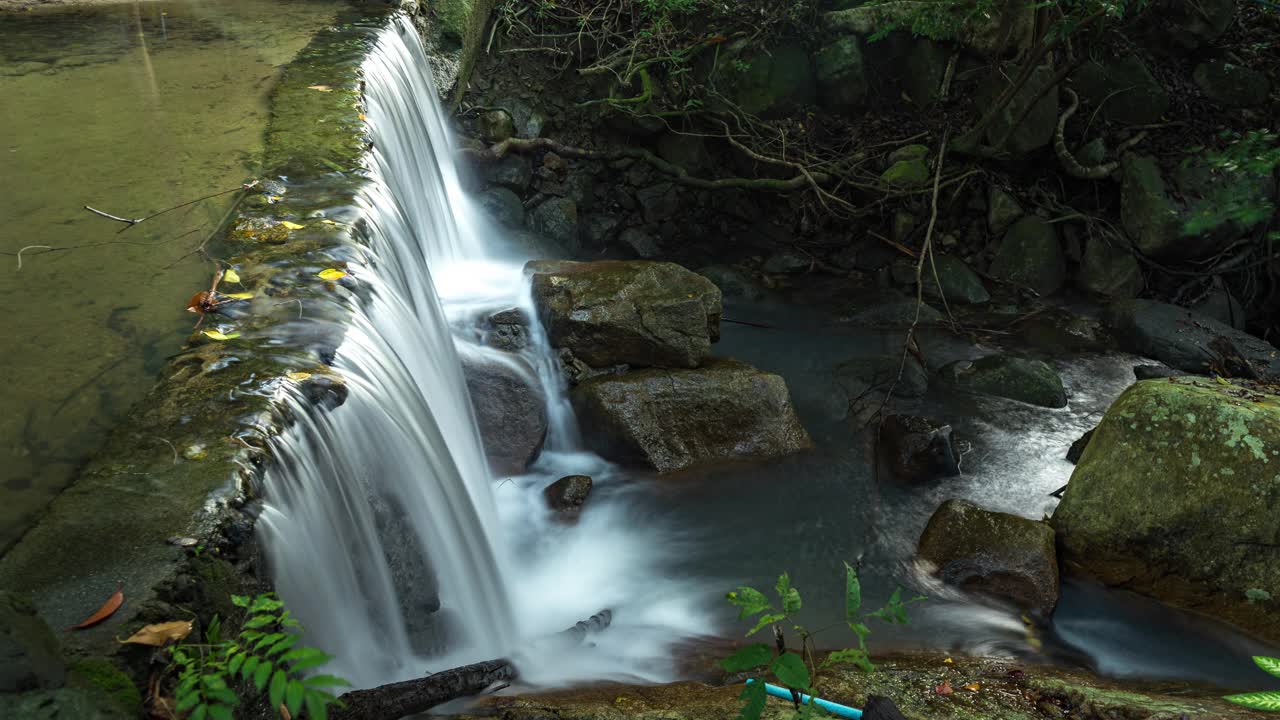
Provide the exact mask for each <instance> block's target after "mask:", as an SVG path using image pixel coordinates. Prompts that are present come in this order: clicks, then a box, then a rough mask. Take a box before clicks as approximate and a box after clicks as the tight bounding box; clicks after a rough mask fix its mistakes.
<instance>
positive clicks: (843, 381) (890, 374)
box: [835, 355, 929, 402]
mask: <svg viewBox="0 0 1280 720" xmlns="http://www.w3.org/2000/svg"><path fill="white" fill-rule="evenodd" d="M899 371H901V375H899ZM835 380H836V384H837V385H839V386H840V389H841V390H843V391H844V393H845V395H846V396H847V397H848V399H849V401H850V402H852V401H854V400H856V399H857V398H860V397H864V396H866V395H867V393H869V392H872V391H885V390H888V388H889V386H890V384H893V394H894V395H896V396H898V397H907V398H917V397H924V394H925V393H926V392H928V391H929V374H928V373H927V372H926V371H925V369H924V368H923V367H921V366H920V362H919V361H917V360H916V359H915V357H913V356H910V355H908V356H907V359H906V361H905V362H904V361H903V359H902V355H891V356H876V357H869V358H856V359H853V360H849V361H848V362H844V363H841V364H839V365H837V366H836V368H835ZM895 380H896V383H895Z"/></svg>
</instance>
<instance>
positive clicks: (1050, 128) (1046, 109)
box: [982, 65, 1058, 154]
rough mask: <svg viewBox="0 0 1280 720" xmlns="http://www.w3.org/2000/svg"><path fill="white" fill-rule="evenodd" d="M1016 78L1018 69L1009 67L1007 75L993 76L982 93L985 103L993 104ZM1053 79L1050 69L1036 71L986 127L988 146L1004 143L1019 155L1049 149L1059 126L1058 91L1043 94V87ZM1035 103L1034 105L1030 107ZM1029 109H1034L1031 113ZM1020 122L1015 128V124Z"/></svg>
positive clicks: (996, 73) (1003, 73) (997, 73)
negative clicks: (1043, 148)
mask: <svg viewBox="0 0 1280 720" xmlns="http://www.w3.org/2000/svg"><path fill="white" fill-rule="evenodd" d="M1016 74H1017V69H1016V68H1008V67H1006V69H1005V72H993V73H991V81H990V82H989V83H987V85H986V87H984V88H983V90H982V98H983V100H984V102H986V103H994V102H995V100H996V99H997V98H998V97H1000V94H1001V93H1003V92H1004V91H1005V89H1006V88H1007V87H1008V86H1009V82H1010V81H1011V80H1012V79H1013V77H1014V76H1015V75H1016ZM1053 76H1054V71H1053V68H1051V67H1050V66H1048V65H1040V66H1039V67H1037V68H1036V69H1035V70H1034V71H1033V72H1032V74H1031V78H1030V79H1029V80H1028V81H1027V83H1026V84H1025V85H1023V86H1022V89H1021V90H1019V91H1018V93H1017V94H1016V95H1014V96H1013V99H1012V100H1011V101H1010V102H1009V103H1008V104H1006V105H1005V106H1004V109H1002V110H1001V111H1000V113H999V114H998V115H996V117H995V120H994V121H992V123H991V124H990V125H989V126H987V142H989V143H991V144H992V145H996V146H998V145H999V144H1000V143H1002V142H1003V143H1004V146H1003V147H1005V148H1006V149H1008V150H1009V151H1010V152H1013V153H1019V154H1020V153H1028V152H1031V151H1032V150H1038V149H1040V148H1042V147H1046V146H1048V144H1049V143H1050V142H1051V141H1052V140H1053V133H1054V130H1055V129H1056V128H1057V125H1058V90H1057V88H1051V89H1049V90H1048V91H1044V87H1045V86H1046V85H1048V84H1050V83H1051V82H1053ZM1042 91H1043V92H1042ZM1033 101H1034V102H1035V104H1034V105H1032V104H1031V103H1032V102H1033ZM1028 106H1031V109H1030V110H1028V109H1027V107H1028ZM1024 113H1026V114H1025V116H1024V115H1023V114H1024ZM1019 119H1021V120H1020V122H1018V124H1017V126H1015V125H1014V121H1015V120H1019Z"/></svg>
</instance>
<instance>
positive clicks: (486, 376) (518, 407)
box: [461, 351, 547, 473]
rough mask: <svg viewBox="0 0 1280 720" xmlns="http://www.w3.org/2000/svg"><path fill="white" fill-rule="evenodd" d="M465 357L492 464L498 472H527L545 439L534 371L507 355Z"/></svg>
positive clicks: (466, 373)
mask: <svg viewBox="0 0 1280 720" xmlns="http://www.w3.org/2000/svg"><path fill="white" fill-rule="evenodd" d="M461 358H462V374H463V375H464V376H465V377H466V381H467V392H468V394H470V396H471V406H472V407H473V408H474V409H475V412H476V422H477V424H478V425H479V426H480V438H481V440H483V441H484V449H485V454H486V455H487V456H488V458H489V463H490V464H491V465H492V466H493V468H494V470H496V471H497V472H501V473H518V472H523V471H524V469H525V468H527V467H528V466H529V464H530V463H532V462H533V461H534V459H535V458H536V457H537V456H538V453H539V452H540V451H541V450H542V443H543V441H544V440H545V439H546V437H547V408H546V397H545V395H544V394H543V390H542V386H541V385H540V384H539V382H538V378H537V377H536V376H535V375H534V372H533V368H531V367H529V364H528V363H527V362H525V361H524V360H523V359H521V358H520V356H518V355H514V354H512V353H506V352H498V351H488V352H484V353H479V352H475V353H472V352H467V353H463V354H462V355H461Z"/></svg>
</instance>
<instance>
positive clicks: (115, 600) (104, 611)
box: [71, 583, 124, 630]
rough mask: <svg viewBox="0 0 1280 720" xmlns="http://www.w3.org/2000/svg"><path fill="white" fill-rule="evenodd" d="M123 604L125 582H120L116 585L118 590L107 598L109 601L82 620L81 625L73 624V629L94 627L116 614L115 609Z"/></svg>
mask: <svg viewBox="0 0 1280 720" xmlns="http://www.w3.org/2000/svg"><path fill="white" fill-rule="evenodd" d="M123 604H124V583H120V584H119V585H116V591H115V592H113V593H111V597H109V598H107V601H106V602H104V603H102V607H100V608H98V609H97V611H95V612H94V613H93V614H92V615H90V616H89V617H87V618H85V619H84V621H83V622H81V623H80V624H79V625H75V626H73V627H72V628H71V629H72V630H83V629H85V628H87V627H93V626H94V625H97V624H98V623H100V622H102V621H103V620H106V619H107V618H109V617H111V616H112V615H114V614H115V611H116V610H119V609H120V606H121V605H123Z"/></svg>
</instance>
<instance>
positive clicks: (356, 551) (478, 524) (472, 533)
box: [258, 19, 711, 687]
mask: <svg viewBox="0 0 1280 720" xmlns="http://www.w3.org/2000/svg"><path fill="white" fill-rule="evenodd" d="M428 68H429V65H428V60H427V57H426V54H425V52H424V51H423V48H422V46H421V44H420V41H419V39H418V37H417V34H416V32H415V30H414V28H413V26H412V25H411V24H410V23H409V21H407V20H405V19H400V20H399V21H397V22H396V23H394V24H393V25H392V26H391V27H389V28H388V29H386V30H385V31H383V33H382V34H381V36H380V37H379V39H378V42H377V46H376V48H375V50H374V51H373V52H372V53H371V54H370V55H369V57H368V58H367V59H366V61H365V63H364V66H363V72H364V76H365V82H366V87H365V98H366V114H367V118H368V123H369V127H370V132H371V135H372V137H373V148H374V149H373V150H372V152H371V154H370V161H369V167H370V170H371V172H370V178H369V182H368V183H366V186H365V187H364V188H363V189H362V190H361V191H360V197H359V199H358V204H359V206H360V208H361V210H362V215H363V220H362V223H361V224H360V227H362V228H363V240H364V241H365V242H364V245H365V248H364V249H365V257H364V259H363V261H362V263H360V264H359V265H358V266H355V267H352V268H351V272H352V274H353V275H354V276H355V277H356V279H357V280H358V281H359V282H360V283H362V284H363V285H364V286H366V287H367V288H369V289H370V290H371V292H369V293H367V295H368V299H366V300H363V301H360V302H358V303H356V305H355V307H354V308H353V311H354V318H353V322H352V325H351V327H350V328H349V330H348V332H347V335H346V339H345V340H344V342H343V344H342V346H341V347H340V348H339V350H338V352H337V354H336V358H335V360H334V368H335V369H336V370H337V371H338V372H339V373H340V374H341V375H342V376H343V377H344V378H345V379H346V382H347V385H348V387H349V390H350V392H349V397H348V399H347V401H346V402H345V403H344V404H343V405H341V406H339V407H336V408H334V409H332V410H331V411H321V412H317V411H315V410H313V409H310V408H307V407H305V406H302V405H301V404H299V407H298V408H297V413H296V414H297V416H298V418H299V420H298V422H297V424H296V425H295V426H294V427H293V428H291V429H290V431H289V432H288V433H287V434H286V435H285V436H284V437H282V438H281V439H280V440H279V441H278V442H277V444H276V445H277V447H276V449H277V457H278V462H277V463H276V464H275V465H274V466H273V468H272V469H271V470H270V471H269V475H268V477H267V479H266V483H265V485H266V494H267V498H266V500H267V503H266V507H265V509H264V511H263V514H262V517H261V519H260V521H259V523H258V528H259V533H260V536H261V537H262V540H263V544H264V546H265V548H266V552H267V554H268V557H269V560H270V563H271V569H272V572H273V575H274V579H275V584H276V587H277V588H278V590H279V592H280V594H281V596H282V598H283V599H284V601H285V603H286V605H287V606H288V607H289V608H290V609H291V610H292V611H293V612H294V613H295V615H297V616H298V618H299V619H300V620H301V622H302V624H303V626H304V627H305V628H306V631H307V636H308V642H310V643H311V644H314V645H316V646H318V647H321V648H322V649H324V650H325V651H327V652H329V653H330V654H332V655H334V656H335V658H336V659H335V661H334V662H333V663H332V664H331V665H330V666H326V668H325V669H324V671H325V672H329V673H333V674H337V675H341V676H344V677H346V678H347V679H349V680H350V681H352V682H353V683H354V684H355V685H357V686H359V687H367V686H373V685H378V684H382V683H386V682H391V681H395V680H400V679H405V678H408V677H415V676H419V675H421V674H422V673H423V672H424V671H426V670H439V669H443V668H446V667H451V666H455V665H459V664H463V663H466V662H472V661H476V660H480V659H488V658H493V657H503V656H505V657H513V658H514V659H515V660H516V662H517V664H518V665H519V666H520V669H521V674H522V676H523V677H524V678H525V680H526V681H530V682H539V683H563V682H569V681H575V680H586V679H597V678H638V679H641V680H645V681H662V680H668V679H673V678H674V677H675V675H676V673H675V670H674V664H673V662H672V661H671V659H670V656H671V652H670V649H671V645H672V644H673V643H675V642H679V641H681V640H683V639H685V638H688V637H690V636H693V635H697V634H700V633H707V632H710V630H711V627H710V621H709V620H708V619H707V617H706V613H705V612H703V611H702V610H701V608H700V607H699V604H700V603H701V602H702V601H703V599H704V598H705V597H706V595H707V593H706V592H705V591H706V588H694V586H693V585H692V584H690V583H689V582H688V581H686V580H678V579H671V578H665V577H663V575H664V572H665V571H664V570H663V569H662V567H661V566H662V564H663V563H664V561H666V560H668V559H670V558H672V557H678V556H679V555H680V554H681V553H682V548H683V546H682V544H681V543H682V541H681V536H680V534H679V533H676V532H673V531H671V530H669V529H666V530H664V529H661V527H660V523H658V522H656V521H655V519H654V515H655V512H654V511H652V510H649V511H645V510H643V509H640V508H638V507H637V506H636V504H635V503H634V502H631V500H633V499H634V497H635V496H634V490H633V489H632V488H630V487H629V485H628V484H626V483H622V482H619V480H620V479H622V478H621V476H620V474H619V472H618V471H617V469H616V468H614V467H613V466H611V465H610V464H608V463H606V462H604V461H603V460H601V459H600V458H598V457H595V456H593V455H590V454H588V453H584V452H582V451H581V450H579V449H578V448H577V432H576V429H575V424H574V419H573V415H572V411H571V409H570V406H569V404H568V402H567V399H566V395H565V393H564V388H563V387H561V385H562V380H561V379H560V377H559V373H558V370H557V368H556V364H555V361H554V359H553V356H552V353H551V349H550V347H549V345H548V344H547V342H546V338H545V336H544V335H543V333H542V331H541V330H540V329H539V328H536V327H535V328H534V329H533V332H532V333H531V334H532V336H533V337H532V340H533V342H532V343H531V346H530V347H529V348H528V349H526V351H525V352H524V355H525V360H527V361H528V363H529V364H530V366H532V367H533V368H535V373H534V374H535V375H536V376H537V378H538V379H539V382H540V383H541V384H542V385H543V388H544V390H545V391H546V393H545V394H546V396H547V414H548V418H549V425H550V430H549V433H548V439H547V443H546V446H545V448H544V451H543V453H542V456H541V457H540V459H539V460H538V462H537V463H536V465H535V467H534V468H533V469H531V470H530V471H529V473H528V474H527V475H523V476H520V477H514V478H507V479H503V480H502V482H497V481H496V480H495V479H494V478H492V477H491V476H490V473H489V470H488V466H487V464H486V460H485V457H484V453H483V447H482V441H481V438H480V435H479V431H478V428H477V423H476V419H475V417H474V413H473V410H472V408H471V404H470V401H469V398H468V394H467V388H466V384H465V382H464V378H463V374H462V369H461V366H460V361H459V349H460V348H461V349H462V350H465V351H466V352H467V353H469V354H472V353H486V352H488V353H493V352H495V351H493V350H489V349H487V348H482V347H479V346H477V345H475V344H473V342H472V340H471V339H472V338H474V337H475V335H476V333H475V322H476V318H479V317H483V316H485V314H486V313H488V312H492V311H494V310H500V309H504V308H510V307H521V308H523V309H524V310H525V312H526V313H529V314H530V316H531V315H532V313H531V312H530V311H531V301H530V299H529V297H528V291H527V287H526V283H525V282H524V279H523V275H522V271H521V268H522V265H523V260H524V258H522V257H511V256H509V257H502V255H503V253H502V252H501V248H499V247H495V246H494V244H495V241H499V242H500V240H501V238H500V233H499V232H498V231H496V230H495V229H494V228H492V227H489V226H488V225H486V224H485V221H484V220H482V219H481V218H480V217H479V215H478V213H476V212H475V211H474V210H473V209H472V206H471V204H470V202H469V201H468V199H467V198H466V197H465V195H464V194H463V192H462V189H461V185H460V183H459V180H458V175H457V170H456V168H455V165H454V160H453V156H452V153H451V148H450V142H449V132H448V129H447V122H446V118H445V116H444V114H443V113H442V111H441V109H440V107H439V104H438V102H437V93H436V89H435V88H434V87H433V84H432V82H431V79H430V76H429V73H428V70H427V69H428ZM572 473H586V474H591V475H593V476H594V477H595V479H596V482H597V487H596V490H595V491H594V493H593V496H592V499H591V500H590V504H591V507H590V512H588V513H584V516H583V518H582V520H581V521H580V522H579V523H578V524H576V525H572V526H568V525H566V524H564V523H560V522H557V521H556V519H555V518H554V517H552V514H551V513H550V511H549V510H548V509H547V507H546V506H545V503H544V502H543V500H542V489H543V488H544V487H545V486H546V485H548V484H549V483H550V482H552V481H554V480H555V479H556V478H558V477H560V476H562V475H566V474H572ZM657 514H660V513H657ZM512 598H519V599H520V602H519V603H518V604H517V603H513V602H512ZM605 607H608V608H610V609H613V610H614V611H615V622H614V626H613V627H611V628H610V630H609V631H608V632H607V633H605V636H607V637H602V638H600V639H599V640H598V641H597V642H594V643H591V644H588V645H587V646H584V647H582V648H577V649H566V648H563V647H558V646H555V643H547V642H545V641H540V640H539V638H544V639H545V638H546V637H548V636H551V635H553V634H554V632H555V631H556V630H559V629H563V628H564V627H566V626H568V625H572V624H573V622H575V621H576V620H579V619H583V618H586V617H587V616H589V615H591V614H592V613H594V612H595V611H597V610H600V609H602V608H605ZM547 653H555V658H554V662H547V657H546V654H547Z"/></svg>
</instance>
